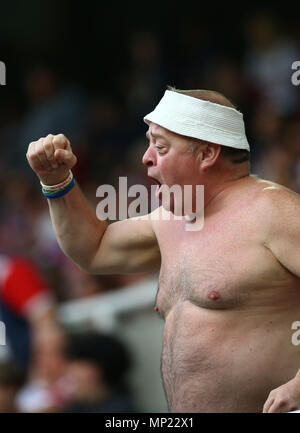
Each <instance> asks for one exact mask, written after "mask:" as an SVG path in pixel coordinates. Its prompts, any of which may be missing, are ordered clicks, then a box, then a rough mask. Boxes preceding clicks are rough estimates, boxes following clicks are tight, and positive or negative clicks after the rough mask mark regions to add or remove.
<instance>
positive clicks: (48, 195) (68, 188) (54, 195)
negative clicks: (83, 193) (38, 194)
mask: <svg viewBox="0 0 300 433" xmlns="http://www.w3.org/2000/svg"><path fill="white" fill-rule="evenodd" d="M74 186H75V179H74V178H73V179H72V181H71V182H70V183H69V185H68V186H67V187H66V188H64V189H63V190H62V191H59V192H57V193H54V194H48V193H47V192H45V191H44V189H43V188H42V193H43V195H44V196H45V197H47V198H59V197H63V196H64V195H65V194H67V193H68V192H69V191H71V189H72V188H73V187H74Z"/></svg>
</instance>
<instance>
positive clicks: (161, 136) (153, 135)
mask: <svg viewBox="0 0 300 433" xmlns="http://www.w3.org/2000/svg"><path fill="white" fill-rule="evenodd" d="M151 135H152V137H154V138H163V139H164V140H165V137H164V136H163V135H160V134H153V133H152V132H151ZM146 137H147V138H148V140H150V134H149V131H147V132H146Z"/></svg>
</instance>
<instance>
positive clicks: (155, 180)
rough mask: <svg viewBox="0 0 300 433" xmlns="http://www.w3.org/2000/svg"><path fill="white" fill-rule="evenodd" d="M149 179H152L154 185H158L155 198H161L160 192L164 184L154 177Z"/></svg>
mask: <svg viewBox="0 0 300 433" xmlns="http://www.w3.org/2000/svg"><path fill="white" fill-rule="evenodd" d="M148 177H149V179H151V180H152V181H153V182H154V183H156V185H157V187H156V191H155V196H156V197H159V192H160V188H161V186H162V183H160V182H159V180H157V179H155V178H154V177H151V176H148Z"/></svg>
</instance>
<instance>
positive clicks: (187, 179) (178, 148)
mask: <svg viewBox="0 0 300 433" xmlns="http://www.w3.org/2000/svg"><path fill="white" fill-rule="evenodd" d="M146 137H147V139H148V140H149V147H148V149H147V150H146V152H145V154H144V156H143V164H144V165H145V166H146V167H147V168H148V176H149V177H150V178H152V179H154V180H155V181H156V182H157V183H158V186H157V190H156V194H157V196H158V197H159V198H160V199H162V198H163V197H162V191H161V190H162V188H161V186H162V185H166V186H168V187H169V188H171V187H172V186H173V185H179V186H180V187H181V189H182V191H183V188H184V185H193V186H195V185H200V184H201V183H200V169H199V162H197V160H196V158H195V156H194V154H193V153H192V151H191V146H190V143H191V139H189V138H188V137H184V136H182V135H179V134H175V133H173V132H171V131H169V130H167V129H165V128H163V127H161V126H159V125H157V124H155V123H152V122H151V123H150V125H149V129H148V131H147V133H146ZM194 193H195V190H194V189H193V195H194ZM172 197H173V195H171V202H170V205H168V204H167V203H165V202H164V200H162V205H163V207H165V208H166V209H167V210H170V211H171V212H174V200H172ZM182 203H183V197H182Z"/></svg>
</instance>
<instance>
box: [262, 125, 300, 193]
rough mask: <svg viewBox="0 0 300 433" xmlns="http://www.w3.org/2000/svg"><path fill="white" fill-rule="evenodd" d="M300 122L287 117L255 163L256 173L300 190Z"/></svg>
mask: <svg viewBox="0 0 300 433" xmlns="http://www.w3.org/2000/svg"><path fill="white" fill-rule="evenodd" d="M299 167H300V123H299V121H298V119H297V118H294V119H289V120H288V119H286V120H285V122H283V126H282V128H281V130H280V134H278V138H277V139H276V140H274V141H273V142H270V143H269V145H268V147H267V148H266V150H265V152H264V153H263V154H262V155H261V158H260V159H259V160H258V162H257V164H256V165H255V168H254V170H255V174H257V175H259V176H261V177H263V178H267V179H269V180H272V181H274V182H277V183H280V184H282V185H284V186H286V187H288V188H290V189H292V190H294V191H297V192H300V170H299Z"/></svg>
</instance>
